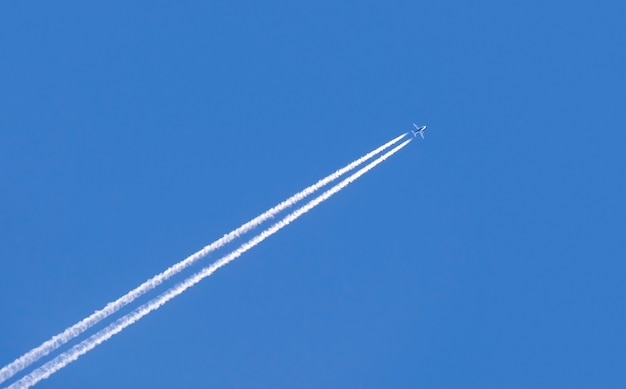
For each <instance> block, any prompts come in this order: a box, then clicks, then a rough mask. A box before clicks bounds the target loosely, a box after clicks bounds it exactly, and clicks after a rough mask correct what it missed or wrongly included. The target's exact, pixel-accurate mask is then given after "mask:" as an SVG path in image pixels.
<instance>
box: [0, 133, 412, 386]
mask: <svg viewBox="0 0 626 389" xmlns="http://www.w3.org/2000/svg"><path fill="white" fill-rule="evenodd" d="M411 140H412V139H408V140H406V141H404V142H403V143H401V144H400V145H398V146H396V147H394V148H393V149H392V150H390V151H388V152H387V153H385V154H383V155H382V156H380V157H378V158H377V159H376V160H374V161H372V162H370V163H369V164H368V165H367V166H365V167H363V168H361V169H360V170H358V171H357V172H356V173H354V174H352V175H351V176H349V177H348V178H346V179H344V180H343V181H341V182H340V183H339V184H337V185H335V186H333V187H332V188H331V189H328V190H327V191H326V192H324V193H323V194H321V195H319V196H318V197H316V198H315V199H313V200H311V201H309V202H308V203H307V204H305V205H304V206H302V207H301V208H299V209H297V210H295V211H293V212H292V213H290V214H289V215H287V216H285V218H283V219H282V220H281V221H279V222H277V223H276V224H274V225H273V226H271V227H269V228H268V229H266V230H265V231H263V232H261V233H260V234H259V235H257V236H255V237H254V238H252V239H251V240H249V241H248V242H246V243H244V244H243V245H241V246H240V247H239V248H238V249H236V250H235V251H233V252H231V253H230V254H227V255H226V256H224V257H222V258H220V259H219V260H217V261H216V262H214V263H213V264H211V265H210V266H208V267H205V268H204V269H202V270H200V271H199V272H198V273H196V274H195V275H193V276H191V277H189V278H187V279H186V280H185V281H183V282H181V283H180V284H178V285H176V286H174V287H172V288H171V289H169V290H167V291H166V292H164V293H163V294H161V295H159V296H158V297H156V298H154V299H152V300H151V301H149V302H147V303H145V304H144V305H142V306H140V307H139V308H137V309H135V310H134V311H132V312H131V313H129V314H127V315H125V316H123V317H121V318H120V319H118V320H116V321H115V322H113V323H112V324H110V325H109V326H107V327H105V328H104V329H102V330H100V331H99V332H97V333H95V334H94V335H92V336H91V337H89V338H87V339H86V340H84V341H82V342H81V343H79V344H77V345H76V346H74V347H72V348H71V349H69V350H68V351H66V352H64V353H63V354H60V355H59V356H57V357H56V358H54V359H52V360H51V361H50V362H47V363H46V364H44V365H42V366H41V367H39V368H37V369H35V370H34V371H33V372H31V373H30V374H28V375H26V376H24V377H23V378H21V379H20V380H19V381H16V382H15V383H13V384H12V385H10V386H8V387H7V388H6V389H18V388H19V389H24V388H30V387H31V386H33V385H35V384H37V383H38V382H39V381H41V380H44V379H46V378H48V377H50V376H51V375H52V374H54V373H55V372H57V371H58V370H60V369H62V368H64V367H65V366H67V365H68V364H70V363H71V362H73V361H75V360H77V359H78V358H79V357H80V356H81V355H84V354H86V353H87V352H88V351H90V350H92V349H94V348H95V347H96V346H98V345H99V344H101V343H103V342H105V341H107V340H109V339H110V338H111V337H113V336H114V335H116V334H118V333H120V332H121V331H122V330H123V329H124V328H126V327H128V326H130V325H132V324H134V323H136V322H137V321H138V320H139V319H141V318H142V317H144V316H146V315H147V314H148V313H150V312H152V311H154V310H156V309H158V308H160V307H161V306H162V305H164V304H165V303H167V302H168V301H169V300H171V299H173V298H174V297H176V296H178V295H180V294H181V293H183V292H184V291H185V290H187V289H189V288H190V287H192V286H194V285H195V284H197V283H198V282H200V281H201V280H202V279H204V278H206V277H208V276H210V275H211V274H213V273H214V272H215V271H216V270H217V269H219V268H220V267H222V266H224V265H226V264H228V263H229V262H231V261H233V260H234V259H236V258H238V257H239V256H241V255H242V254H243V253H245V252H246V251H248V250H250V249H251V248H253V247H254V246H256V245H258V244H259V243H261V242H262V241H264V240H265V239H266V238H268V237H270V236H271V235H273V234H275V233H276V232H278V231H279V230H281V229H282V228H284V227H286V226H287V225H289V224H290V223H291V222H292V221H294V220H296V219H297V218H299V217H300V216H302V215H304V214H305V213H307V212H309V211H310V210H311V209H313V208H315V207H316V206H317V205H319V204H321V203H322V202H324V201H325V200H327V199H329V198H330V197H331V196H333V195H334V194H335V193H337V192H339V191H340V190H342V189H343V188H345V187H346V186H348V185H350V184H351V183H352V182H354V181H355V180H357V179H358V178H359V177H361V176H362V175H364V174H365V173H367V172H368V171H370V170H372V169H373V168H374V167H376V166H377V165H378V164H380V163H382V162H383V161H384V160H386V159H387V158H389V157H390V156H392V155H393V154H395V153H396V152H398V151H399V150H400V149H402V148H403V147H404V146H406V145H407V144H408V143H409V142H411Z"/></svg>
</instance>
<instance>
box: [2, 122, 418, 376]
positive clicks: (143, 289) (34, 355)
mask: <svg viewBox="0 0 626 389" xmlns="http://www.w3.org/2000/svg"><path fill="white" fill-rule="evenodd" d="M405 136H406V134H403V135H400V136H398V137H396V138H395V139H393V140H391V141H389V142H387V143H385V144H384V145H382V146H381V147H379V148H377V149H375V150H373V151H371V152H369V153H367V154H365V155H364V156H362V157H361V158H359V159H357V160H355V161H354V162H352V163H350V164H348V165H346V166H345V167H343V168H341V169H339V170H337V171H336V172H334V173H332V174H331V175H329V176H327V177H326V178H323V179H321V180H319V181H318V182H317V183H315V184H314V185H311V186H309V187H308V188H305V189H304V190H302V191H301V192H298V193H296V194H295V195H293V196H291V197H290V198H288V199H287V200H285V201H283V202H281V203H279V204H278V205H277V206H275V207H273V208H270V209H269V210H267V211H265V212H264V213H262V214H261V215H259V216H257V217H255V218H254V219H252V220H250V221H249V222H247V223H245V224H243V225H242V226H241V227H238V228H236V229H234V230H233V231H231V232H229V233H228V234H226V235H224V236H223V237H222V238H220V239H218V240H216V241H215V242H213V243H211V244H209V245H208V246H205V247H204V248H202V249H201V250H199V251H197V252H195V253H193V254H192V255H190V256H189V257H187V258H185V259H184V260H182V261H180V262H178V263H176V264H175V265H172V266H171V267H169V268H168V269H166V270H165V271H163V272H162V273H160V274H157V275H156V276H154V277H152V278H150V279H149V280H147V281H145V282H144V283H143V284H141V285H139V286H138V287H136V288H135V289H133V290H131V291H130V292H128V293H126V294H125V295H123V296H122V297H120V298H118V299H117V300H115V301H112V302H110V303H108V304H107V305H106V306H105V307H104V308H102V309H100V310H97V311H95V312H94V313H92V314H91V315H89V316H87V317H86V318H84V319H83V320H81V321H79V322H78V323H76V324H74V325H72V326H71V327H68V328H66V329H65V330H64V331H63V332H60V333H59V334H57V335H55V336H53V337H52V338H50V339H49V340H47V341H45V342H44V343H42V344H41V345H40V346H37V347H35V348H33V349H32V350H30V351H28V352H27V353H25V354H24V355H22V356H21V357H19V358H17V359H16V360H14V361H13V362H11V363H9V364H8V365H6V366H5V367H3V368H2V369H0V383H2V382H4V381H6V380H7V379H9V378H11V377H13V376H14V375H15V374H17V373H18V372H20V371H21V370H23V369H25V368H26V367H28V366H30V365H31V364H32V363H34V362H36V361H38V360H39V359H40V358H42V357H44V356H46V355H48V354H49V353H51V352H52V351H54V350H56V349H58V348H59V347H61V346H62V345H64V344H65V343H67V342H69V341H70V340H71V339H73V338H75V337H76V336H78V335H80V334H81V333H83V332H85V331H86V330H87V329H89V328H91V327H92V326H94V325H95V324H97V323H98V322H100V321H101V320H104V319H105V318H107V317H109V316H110V315H112V314H113V313H115V312H117V311H119V310H120V309H121V308H122V307H124V306H126V305H128V304H130V303H131V302H133V301H134V300H135V299H137V298H138V297H140V296H142V295H143V294H145V293H147V292H148V291H150V290H152V289H154V288H156V287H157V286H159V285H161V284H162V283H163V282H164V281H166V280H168V279H169V278H171V277H172V276H174V275H175V274H177V273H179V272H181V271H182V270H183V269H185V268H187V267H189V266H190V265H192V264H193V263H195V262H196V261H198V260H199V259H201V258H203V257H204V256H206V255H207V254H209V253H210V252H212V251H214V250H217V249H218V248H220V247H222V246H224V245H226V244H227V243H229V242H232V241H233V240H234V239H237V238H238V237H240V236H241V235H243V234H245V233H246V232H248V231H250V230H252V229H253V228H255V227H257V226H258V225H260V224H261V223H263V222H265V221H267V220H268V219H271V218H273V217H274V216H276V215H277V214H278V213H280V212H281V211H283V210H285V209H287V208H289V207H291V206H293V205H294V204H296V203H297V202H299V201H300V200H302V199H304V198H306V197H307V196H309V195H311V194H312V193H314V192H315V191H317V190H319V189H320V188H322V187H324V186H325V185H327V184H328V183H330V182H332V181H334V180H336V179H337V178H339V177H341V176H342V175H344V174H345V173H347V172H349V171H351V170H354V169H355V168H356V167H358V166H360V165H361V164H363V163H364V162H365V161H367V160H369V159H371V158H372V157H374V156H376V155H378V154H380V153H381V152H383V151H384V150H386V149H388V148H389V147H391V146H393V145H394V144H396V143H398V142H399V141H400V140H401V139H402V138H404V137H405Z"/></svg>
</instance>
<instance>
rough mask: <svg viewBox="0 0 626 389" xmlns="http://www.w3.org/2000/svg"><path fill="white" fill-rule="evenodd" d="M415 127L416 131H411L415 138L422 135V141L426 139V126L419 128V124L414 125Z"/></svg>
mask: <svg viewBox="0 0 626 389" xmlns="http://www.w3.org/2000/svg"><path fill="white" fill-rule="evenodd" d="M413 127H415V130H411V132H412V133H413V136H414V137H416V138H417V134H419V135H421V137H422V139H424V130H425V129H426V126H418V125H417V124H415V123H413Z"/></svg>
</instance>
